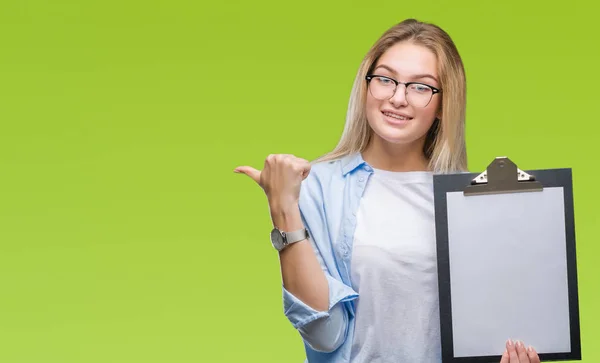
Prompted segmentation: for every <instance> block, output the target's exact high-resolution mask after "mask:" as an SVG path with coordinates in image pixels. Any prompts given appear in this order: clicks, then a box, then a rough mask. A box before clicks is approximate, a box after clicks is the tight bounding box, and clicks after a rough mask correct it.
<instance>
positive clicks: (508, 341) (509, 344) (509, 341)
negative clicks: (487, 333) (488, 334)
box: [506, 339, 513, 347]
mask: <svg viewBox="0 0 600 363" xmlns="http://www.w3.org/2000/svg"><path fill="white" fill-rule="evenodd" d="M506 344H508V346H509V347H512V345H513V342H512V340H510V339H509V340H507V341H506Z"/></svg>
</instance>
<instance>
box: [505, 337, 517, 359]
mask: <svg viewBox="0 0 600 363" xmlns="http://www.w3.org/2000/svg"><path fill="white" fill-rule="evenodd" d="M506 350H507V351H508V357H509V358H510V363H521V362H519V355H518V354H517V350H516V349H515V343H513V341H512V340H510V339H509V340H508V341H507V342H506Z"/></svg>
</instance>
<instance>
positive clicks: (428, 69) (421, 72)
mask: <svg viewBox="0 0 600 363" xmlns="http://www.w3.org/2000/svg"><path fill="white" fill-rule="evenodd" d="M437 69H438V67H437V59H436V56H435V55H434V54H433V53H432V52H431V51H430V50H429V49H427V48H425V47H423V46H419V45H415V44H413V43H411V42H401V43H397V44H396V45H394V46H392V47H390V48H389V49H388V50H387V51H386V52H385V53H384V54H383V55H382V56H381V57H380V58H379V60H378V62H377V64H376V66H375V68H374V69H373V71H372V72H371V73H372V74H376V75H379V76H386V77H389V78H392V79H394V80H396V81H398V82H420V83H424V84H426V85H429V86H433V87H435V88H437V89H440V88H441V85H440V83H439V76H438V71H437ZM373 82H374V81H371V84H370V85H369V87H373V86H374V84H373ZM384 82H388V81H385V80H384ZM387 84H388V86H389V85H390V84H391V83H390V82H388V83H387ZM409 87H410V86H409ZM412 87H417V90H416V91H422V90H423V89H424V88H422V87H420V86H419V85H415V86H412ZM392 88H393V85H392ZM413 91H414V90H413ZM413 91H410V92H413ZM406 92H407V88H406V86H404V85H402V84H399V85H398V87H397V89H396V93H395V94H394V95H393V96H392V97H391V98H389V99H383V100H382V99H378V98H375V97H373V94H372V93H371V90H369V91H367V103H366V113H367V119H368V121H369V125H370V126H371V128H372V129H373V131H374V132H375V137H376V138H378V139H379V140H378V141H384V142H388V143H391V144H396V145H404V146H406V145H408V146H410V145H414V146H415V147H422V142H424V140H425V137H426V135H427V132H428V131H429V128H430V127H431V125H432V124H433V121H434V120H435V118H436V117H437V116H439V115H438V109H439V106H440V102H441V98H440V97H441V95H440V94H439V93H438V94H433V96H432V97H431V101H430V102H429V104H428V105H427V106H425V107H417V106H419V105H411V104H410V102H409V101H411V97H412V96H408V97H407V94H406ZM379 98H381V97H379ZM413 103H415V102H413Z"/></svg>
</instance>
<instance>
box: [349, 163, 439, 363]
mask: <svg viewBox="0 0 600 363" xmlns="http://www.w3.org/2000/svg"><path fill="white" fill-rule="evenodd" d="M434 223H435V219H434V204H433V176H432V174H431V173H428V172H390V171H385V170H378V169H375V171H374V173H373V175H372V176H371V178H370V179H369V183H368V185H367V186H366V189H365V192H364V195H363V197H362V199H361V202H360V206H359V209H358V211H357V226H356V232H355V237H354V243H353V247H352V264H351V270H352V271H351V272H352V285H353V288H354V289H355V290H356V291H357V292H358V294H359V298H358V299H357V302H356V303H357V312H356V321H355V323H356V326H355V333H354V341H353V345H352V354H351V362H352V363H366V362H369V363H380V362H394V363H437V362H440V361H441V346H440V331H439V330H440V329H439V324H440V323H439V310H438V285H437V263H436V244H435V224H434Z"/></svg>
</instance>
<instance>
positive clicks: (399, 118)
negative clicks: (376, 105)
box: [381, 111, 413, 124]
mask: <svg viewBox="0 0 600 363" xmlns="http://www.w3.org/2000/svg"><path fill="white" fill-rule="evenodd" d="M381 113H382V114H383V115H384V116H385V117H386V119H387V120H388V121H389V122H391V123H399V124H403V123H406V122H408V121H410V120H412V119H413V118H412V117H408V116H406V115H403V114H399V113H395V112H389V111H381Z"/></svg>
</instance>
